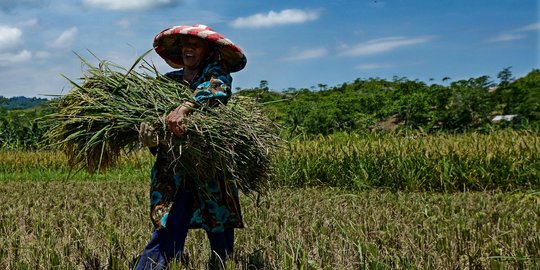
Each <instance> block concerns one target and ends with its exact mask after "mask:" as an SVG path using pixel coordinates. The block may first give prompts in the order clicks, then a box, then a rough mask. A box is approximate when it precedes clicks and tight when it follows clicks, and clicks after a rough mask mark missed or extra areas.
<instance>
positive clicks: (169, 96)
mask: <svg viewBox="0 0 540 270" xmlns="http://www.w3.org/2000/svg"><path fill="white" fill-rule="evenodd" d="M141 58H142V57H141ZM81 60H83V63H85V65H86V66H87V70H86V71H85V72H86V73H85V74H84V77H83V78H82V79H83V83H81V84H78V83H75V82H74V81H72V80H69V79H68V80H69V81H70V82H71V84H72V85H73V88H72V89H71V91H70V92H69V93H67V94H66V95H64V96H62V97H61V98H59V99H57V100H55V101H54V102H53V103H52V104H53V106H55V107H56V112H55V113H54V114H51V115H49V116H48V117H47V119H48V120H50V121H49V123H52V124H51V126H50V128H49V131H48V133H47V134H46V138H47V139H48V141H49V142H50V143H51V144H52V145H54V146H57V147H60V148H62V149H63V150H64V152H65V153H66V154H67V156H68V160H69V164H70V166H71V167H79V166H82V167H84V168H86V169H87V170H88V171H90V172H93V171H96V170H99V169H104V168H108V167H111V166H114V165H115V164H116V162H117V160H118V157H119V156H120V155H121V154H122V153H124V152H126V150H131V149H134V148H136V147H137V145H138V127H139V126H140V124H141V123H142V122H147V123H150V124H151V125H153V126H154V128H155V129H156V130H157V131H158V133H159V137H160V138H162V140H161V142H160V143H161V144H162V147H167V149H168V150H169V154H170V155H172V156H174V158H172V159H171V160H172V164H170V165H171V166H172V167H174V168H179V169H181V170H182V172H183V173H184V174H186V175H187V176H189V178H191V179H207V178H208V177H225V178H226V179H234V180H236V182H237V183H238V186H239V187H240V189H242V190H244V191H250V190H259V189H260V188H261V187H262V185H263V184H264V183H265V181H263V180H264V179H266V178H267V176H268V174H269V168H270V156H271V152H272V149H273V148H274V147H275V146H276V145H277V142H278V139H277V138H278V137H277V135H276V133H275V132H276V129H275V126H274V124H273V123H272V121H271V120H269V119H268V118H267V117H265V116H264V114H263V112H262V110H261V109H260V107H259V106H258V105H257V104H256V102H255V101H254V100H253V99H250V98H243V97H233V98H231V100H230V101H229V103H228V104H227V105H226V106H223V105H220V106H214V107H207V106H201V107H198V108H197V109H196V111H195V112H193V113H192V114H190V116H189V117H188V119H187V121H186V132H185V134H184V136H182V137H181V138H179V137H176V136H174V135H173V134H172V133H170V132H169V131H168V130H167V128H166V124H165V122H164V120H163V119H164V118H165V116H166V115H167V114H168V113H169V112H170V111H171V110H172V109H174V108H176V107H177V106H179V105H180V104H182V103H183V102H184V101H186V100H192V99H191V94H192V92H191V90H190V89H189V88H188V87H186V86H183V85H182V84H179V83H177V82H175V81H172V80H170V79H168V78H165V77H162V76H160V75H159V74H158V72H157V71H156V69H155V68H152V67H151V66H150V65H149V64H148V63H146V62H144V61H143V63H144V64H143V65H142V66H141V68H142V69H143V72H136V71H135V70H134V69H133V67H135V66H136V65H137V64H138V62H139V61H137V62H136V63H135V64H134V65H133V67H132V68H131V69H129V70H127V69H125V68H123V67H121V66H118V65H115V64H113V63H111V62H108V61H100V64H99V66H98V67H95V66H93V65H91V64H90V63H88V62H86V61H84V59H82V58H81ZM139 60H140V59H139Z"/></svg>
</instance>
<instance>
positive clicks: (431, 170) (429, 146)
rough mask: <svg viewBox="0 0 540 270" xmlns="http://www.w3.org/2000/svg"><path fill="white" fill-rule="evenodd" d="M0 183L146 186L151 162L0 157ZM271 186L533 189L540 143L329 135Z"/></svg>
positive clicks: (298, 144) (145, 157) (298, 155)
mask: <svg viewBox="0 0 540 270" xmlns="http://www.w3.org/2000/svg"><path fill="white" fill-rule="evenodd" d="M0 160H2V163H0V181H1V180H4V181H10V180H35V181H40V180H44V179H48V180H55V179H73V180H75V179H78V180H98V179H102V180H128V179H132V180H137V181H146V180H147V179H148V171H149V169H150V167H151V164H152V160H153V157H152V156H151V154H150V153H149V151H147V150H145V149H144V150H143V151H134V152H131V153H130V154H129V155H127V156H125V157H123V158H121V159H120V160H119V162H120V164H119V166H117V167H116V168H113V169H110V170H107V171H103V172H100V173H98V174H88V173H86V172H84V171H79V172H77V173H75V171H72V173H71V174H70V173H69V172H70V170H69V167H68V166H67V159H66V157H65V155H63V154H61V153H56V152H9V151H6V152H2V151H0ZM272 166H273V168H274V169H275V175H274V176H275V177H274V178H273V179H272V181H273V183H272V184H273V186H275V185H279V186H288V187H305V186H311V187H313V186H330V187H343V188H347V189H351V190H362V189H371V188H384V189H391V190H408V191H438V192H440V191H444V192H455V191H483V190H506V191H512V190H515V189H540V137H539V136H538V135H537V134H534V133H527V132H514V131H499V132H493V133H490V134H480V133H468V134H459V135H448V134H437V135H423V136H418V135H415V136H396V135H391V134H336V135H331V136H326V137H318V138H313V139H308V140H306V139H302V138H298V139H293V140H291V141H290V142H289V144H288V145H287V146H286V147H283V148H281V149H280V150H279V151H278V152H277V153H276V154H275V156H274V157H273V160H272Z"/></svg>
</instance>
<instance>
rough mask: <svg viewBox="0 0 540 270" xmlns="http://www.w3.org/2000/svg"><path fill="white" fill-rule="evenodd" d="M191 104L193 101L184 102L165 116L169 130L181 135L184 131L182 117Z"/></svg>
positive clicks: (189, 110)
mask: <svg viewBox="0 0 540 270" xmlns="http://www.w3.org/2000/svg"><path fill="white" fill-rule="evenodd" d="M193 106H194V105H193V103H191V102H185V103H184V104H182V105H180V106H178V107H177V108H176V109H174V110H172V111H171V112H170V113H169V115H167V118H166V119H165V120H166V121H167V127H168V128H169V131H171V132H172V133H173V134H174V135H176V136H177V137H181V136H182V135H183V134H184V132H186V125H185V123H184V119H185V118H186V116H187V115H188V113H189V112H191V108H192V107H193Z"/></svg>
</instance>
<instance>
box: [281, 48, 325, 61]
mask: <svg viewBox="0 0 540 270" xmlns="http://www.w3.org/2000/svg"><path fill="white" fill-rule="evenodd" d="M325 55H326V49H325V48H317V49H308V50H305V51H302V52H299V53H296V54H294V55H292V56H290V57H288V58H287V60H306V59H314V58H319V57H323V56H325Z"/></svg>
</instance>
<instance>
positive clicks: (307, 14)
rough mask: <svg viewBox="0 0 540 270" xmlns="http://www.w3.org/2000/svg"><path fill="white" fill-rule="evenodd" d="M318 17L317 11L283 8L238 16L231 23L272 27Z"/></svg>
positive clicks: (242, 26) (253, 26)
mask: <svg viewBox="0 0 540 270" xmlns="http://www.w3.org/2000/svg"><path fill="white" fill-rule="evenodd" d="M318 18H319V12H318V11H304V10H299V9H285V10H282V11H280V12H274V11H270V12H268V13H267V14H263V13H257V14H255V15H251V16H249V17H243V18H238V19H236V20H234V21H233V22H232V23H231V25H232V26H233V27H236V28H259V27H272V26H275V25H282V24H298V23H304V22H309V21H314V20H317V19H318Z"/></svg>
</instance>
